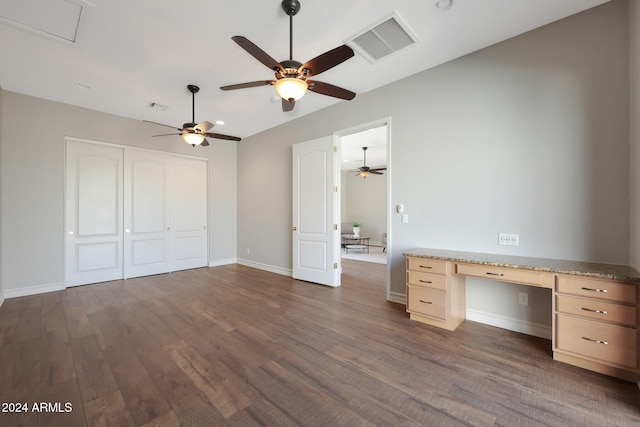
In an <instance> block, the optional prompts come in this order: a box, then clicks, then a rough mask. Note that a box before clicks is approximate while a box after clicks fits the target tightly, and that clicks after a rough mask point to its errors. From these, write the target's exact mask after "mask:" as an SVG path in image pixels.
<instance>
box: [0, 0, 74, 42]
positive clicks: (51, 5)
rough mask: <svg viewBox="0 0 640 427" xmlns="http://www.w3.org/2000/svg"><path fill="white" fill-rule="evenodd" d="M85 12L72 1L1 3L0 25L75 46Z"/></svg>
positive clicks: (7, 1)
mask: <svg viewBox="0 0 640 427" xmlns="http://www.w3.org/2000/svg"><path fill="white" fill-rule="evenodd" d="M34 10H37V11H38V13H33V11H34ZM84 10H85V7H84V6H82V5H81V4H79V3H76V2H73V1H70V0H2V1H0V23H3V24H9V25H13V26H14V27H17V28H20V29H22V30H26V31H30V32H32V33H36V34H39V35H42V36H46V37H49V38H53V39H54V40H58V41H61V42H66V43H72V44H75V43H76V41H77V36H78V30H79V28H80V22H81V19H82V14H83V13H84Z"/></svg>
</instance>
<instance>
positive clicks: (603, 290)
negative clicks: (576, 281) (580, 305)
mask: <svg viewBox="0 0 640 427" xmlns="http://www.w3.org/2000/svg"><path fill="white" fill-rule="evenodd" d="M582 290H583V291H590V292H604V293H607V292H609V291H608V290H606V289H594V288H585V287H584V286H583V287H582Z"/></svg>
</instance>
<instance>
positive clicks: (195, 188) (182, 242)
mask: <svg viewBox="0 0 640 427" xmlns="http://www.w3.org/2000/svg"><path fill="white" fill-rule="evenodd" d="M207 175H208V174H207V162H206V161H205V160H199V159H187V158H175V159H174V163H173V228H172V233H171V236H172V245H173V251H174V253H173V270H176V271H177V270H185V269H188V268H198V267H205V266H206V265H208V259H209V253H208V250H207V249H208V245H209V244H208V238H207V237H208V231H207V200H208V198H207V181H208V178H207Z"/></svg>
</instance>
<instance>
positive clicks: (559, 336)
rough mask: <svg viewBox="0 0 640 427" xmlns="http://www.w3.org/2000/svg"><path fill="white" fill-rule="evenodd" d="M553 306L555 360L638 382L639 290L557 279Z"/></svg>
mask: <svg viewBox="0 0 640 427" xmlns="http://www.w3.org/2000/svg"><path fill="white" fill-rule="evenodd" d="M553 300H554V301H553V302H554V319H553V320H554V321H553V355H554V359H556V360H560V361H564V362H568V363H571V364H573V365H577V366H581V367H584V368H587V369H590V370H593V371H596V372H601V373H604V374H607V375H613V376H616V377H620V378H623V379H627V380H630V381H638V379H639V378H640V370H639V369H640V359H639V354H640V353H639V351H638V287H637V285H635V284H628V283H623V282H620V281H615V280H605V279H593V278H586V277H585V278H583V277H575V276H564V275H557V276H556V283H555V288H554V296H553Z"/></svg>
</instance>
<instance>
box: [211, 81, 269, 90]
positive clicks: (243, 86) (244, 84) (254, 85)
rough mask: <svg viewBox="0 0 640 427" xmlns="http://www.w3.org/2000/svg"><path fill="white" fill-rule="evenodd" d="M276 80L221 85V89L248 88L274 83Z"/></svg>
mask: <svg viewBox="0 0 640 427" xmlns="http://www.w3.org/2000/svg"><path fill="white" fill-rule="evenodd" d="M275 82H276V81H275V80H258V81H255V82H247V83H238V84H235V85H228V86H221V87H220V89H222V90H234V89H246V88H248V87H257V86H267V85H272V84H274V83H275Z"/></svg>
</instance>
